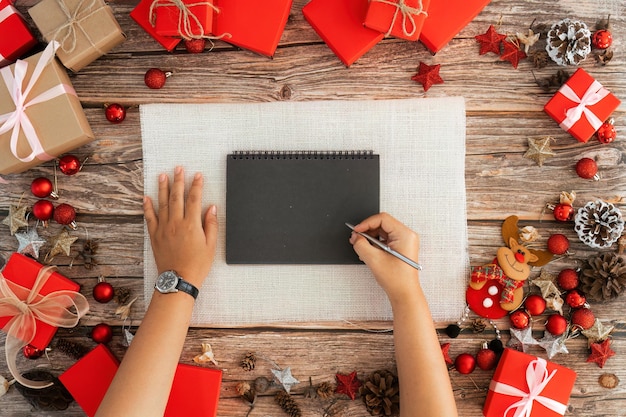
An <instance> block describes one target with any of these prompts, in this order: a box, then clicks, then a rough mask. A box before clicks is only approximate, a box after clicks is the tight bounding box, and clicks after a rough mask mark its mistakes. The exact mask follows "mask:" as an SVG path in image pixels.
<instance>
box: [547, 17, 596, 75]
mask: <svg viewBox="0 0 626 417" xmlns="http://www.w3.org/2000/svg"><path fill="white" fill-rule="evenodd" d="M546 51H547V52H548V55H549V56H550V58H552V60H553V61H554V62H556V63H557V64H558V65H578V64H579V63H581V62H582V61H583V60H584V59H585V58H586V57H587V55H589V53H590V52H591V31H590V30H589V28H588V27H587V25H586V24H585V23H583V22H580V21H578V20H570V19H563V20H561V21H560V22H556V23H555V24H554V25H552V28H550V30H549V31H548V36H547V44H546Z"/></svg>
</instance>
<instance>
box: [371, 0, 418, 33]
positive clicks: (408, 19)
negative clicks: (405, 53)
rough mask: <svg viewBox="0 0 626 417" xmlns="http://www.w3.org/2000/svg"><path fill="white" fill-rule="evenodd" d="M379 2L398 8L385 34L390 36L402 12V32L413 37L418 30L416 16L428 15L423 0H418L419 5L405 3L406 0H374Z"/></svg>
mask: <svg viewBox="0 0 626 417" xmlns="http://www.w3.org/2000/svg"><path fill="white" fill-rule="evenodd" d="M372 1H375V2H378V3H383V4H388V5H390V6H393V7H395V8H396V10H395V12H394V13H393V18H392V19H391V24H390V25H389V30H388V31H387V33H385V36H389V35H390V34H391V31H392V30H393V27H394V26H395V24H396V20H397V19H398V15H399V14H402V33H404V35H405V36H407V37H411V36H413V35H414V34H415V31H416V30H417V26H416V24H415V17H416V16H419V15H421V14H423V15H424V16H428V13H426V11H425V10H424V5H423V4H422V0H417V4H418V6H417V7H411V6H408V5H407V4H406V3H405V0H397V1H393V0H372ZM409 24H410V25H411V30H408V26H409Z"/></svg>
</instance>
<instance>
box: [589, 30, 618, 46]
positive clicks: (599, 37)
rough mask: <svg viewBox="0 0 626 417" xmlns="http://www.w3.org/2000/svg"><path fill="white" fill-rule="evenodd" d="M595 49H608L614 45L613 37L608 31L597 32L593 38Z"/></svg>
mask: <svg viewBox="0 0 626 417" xmlns="http://www.w3.org/2000/svg"><path fill="white" fill-rule="evenodd" d="M591 43H592V44H593V47H594V48H598V49H607V48H608V47H609V46H611V44H612V43H613V35H612V34H611V32H610V31H609V30H607V29H601V30H597V31H596V32H595V33H594V34H593V36H592V37H591Z"/></svg>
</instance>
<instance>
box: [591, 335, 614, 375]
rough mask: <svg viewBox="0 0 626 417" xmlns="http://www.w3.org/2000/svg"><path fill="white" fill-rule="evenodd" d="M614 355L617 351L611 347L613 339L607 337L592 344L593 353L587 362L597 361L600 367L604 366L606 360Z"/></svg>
mask: <svg viewBox="0 0 626 417" xmlns="http://www.w3.org/2000/svg"><path fill="white" fill-rule="evenodd" d="M614 355H615V352H614V351H613V350H612V349H611V339H606V340H605V341H604V342H602V343H592V344H591V354H590V355H589V357H588V358H587V362H595V363H596V364H597V365H598V366H599V367H600V368H603V367H604V364H605V363H606V361H607V360H608V359H609V358H610V357H611V356H614Z"/></svg>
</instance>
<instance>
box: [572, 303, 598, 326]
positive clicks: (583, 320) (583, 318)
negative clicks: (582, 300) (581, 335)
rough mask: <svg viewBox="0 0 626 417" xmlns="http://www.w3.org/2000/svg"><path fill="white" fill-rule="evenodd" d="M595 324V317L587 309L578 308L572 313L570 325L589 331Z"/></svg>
mask: <svg viewBox="0 0 626 417" xmlns="http://www.w3.org/2000/svg"><path fill="white" fill-rule="evenodd" d="M595 322H596V316H595V315H594V314H593V311H591V310H589V309H588V308H579V309H577V310H574V312H573V313H572V324H573V325H574V326H578V327H580V328H581V329H583V330H587V329H591V328H592V327H593V324H594V323H595Z"/></svg>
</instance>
